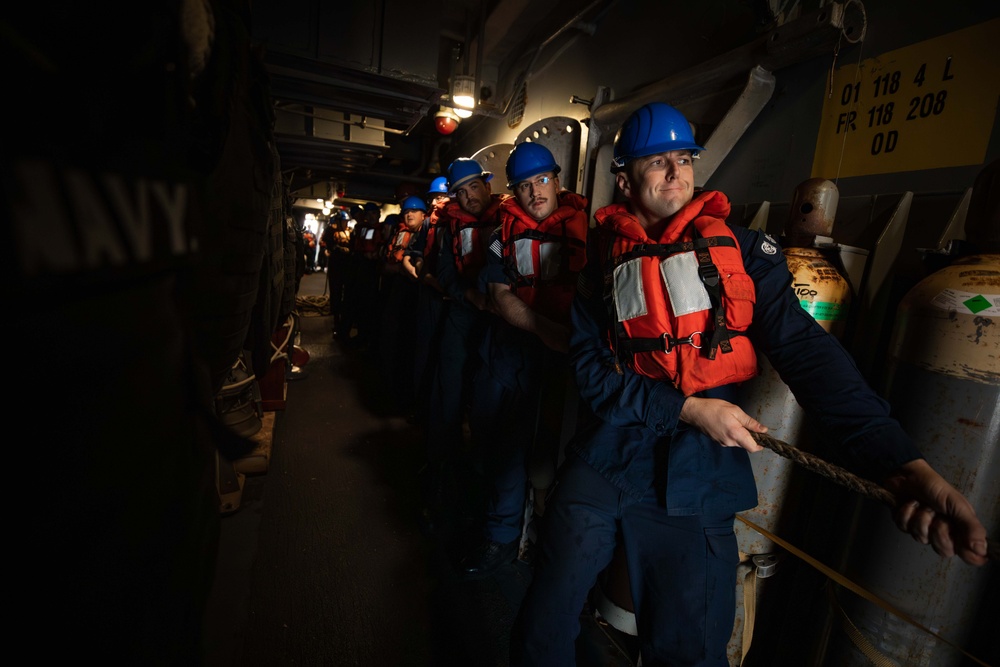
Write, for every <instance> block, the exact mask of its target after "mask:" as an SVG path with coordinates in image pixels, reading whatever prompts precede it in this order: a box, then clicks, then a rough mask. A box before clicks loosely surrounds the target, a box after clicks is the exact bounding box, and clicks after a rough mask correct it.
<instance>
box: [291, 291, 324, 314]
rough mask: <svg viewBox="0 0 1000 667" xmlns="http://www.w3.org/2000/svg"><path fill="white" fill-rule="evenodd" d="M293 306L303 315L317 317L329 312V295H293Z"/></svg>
mask: <svg viewBox="0 0 1000 667" xmlns="http://www.w3.org/2000/svg"><path fill="white" fill-rule="evenodd" d="M295 308H296V309H298V311H299V314H300V315H302V316H303V317H318V316H321V315H329V314H330V297H328V296H326V295H325V294H324V295H320V296H316V295H307V296H297V297H295Z"/></svg>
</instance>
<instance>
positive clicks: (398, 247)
mask: <svg viewBox="0 0 1000 667" xmlns="http://www.w3.org/2000/svg"><path fill="white" fill-rule="evenodd" d="M415 234H416V232H415V231H413V230H411V229H410V228H408V227H407V226H406V225H400V226H399V229H397V230H396V235H395V236H393V237H392V240H391V241H390V242H389V248H388V252H387V253H386V261H387V262H389V263H391V264H399V263H400V262H402V261H403V253H405V252H406V249H407V248H408V247H409V246H410V241H412V240H413V236H414V235H415Z"/></svg>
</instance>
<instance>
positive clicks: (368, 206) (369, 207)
mask: <svg viewBox="0 0 1000 667" xmlns="http://www.w3.org/2000/svg"><path fill="white" fill-rule="evenodd" d="M365 210H366V211H371V212H372V213H381V212H382V207H381V206H379V205H378V204H376V203H375V202H373V201H370V202H367V203H365Z"/></svg>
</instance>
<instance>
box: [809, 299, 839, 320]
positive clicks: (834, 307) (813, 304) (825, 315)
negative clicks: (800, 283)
mask: <svg viewBox="0 0 1000 667" xmlns="http://www.w3.org/2000/svg"><path fill="white" fill-rule="evenodd" d="M799 303H800V304H801V305H802V310H804V311H806V312H807V313H809V314H810V315H812V317H813V319H814V320H816V321H818V322H836V321H837V320H843V319H845V318H846V317H847V309H846V308H844V304H842V303H833V302H831V301H799Z"/></svg>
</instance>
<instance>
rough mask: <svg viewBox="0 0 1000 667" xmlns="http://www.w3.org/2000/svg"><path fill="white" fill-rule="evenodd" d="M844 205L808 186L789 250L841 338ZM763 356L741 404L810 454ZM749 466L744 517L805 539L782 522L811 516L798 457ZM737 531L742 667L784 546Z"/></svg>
mask: <svg viewBox="0 0 1000 667" xmlns="http://www.w3.org/2000/svg"><path fill="white" fill-rule="evenodd" d="M837 200H838V198H837V186H836V185H835V184H834V183H832V182H831V181H828V180H826V179H821V178H813V179H809V180H807V181H805V182H803V183H801V184H800V185H799V186H798V188H796V191H795V195H794V197H793V200H792V204H791V207H790V211H789V219H788V221H787V223H786V226H785V230H784V234H783V240H782V248H783V251H784V255H785V260H786V262H787V264H788V269H789V272H790V273H791V274H792V280H791V285H790V289H792V290H793V292H794V293H795V295H796V297H797V299H798V301H799V303H800V304H801V306H802V308H803V309H804V310H805V311H806V312H808V313H809V314H810V315H812V316H813V318H814V319H815V320H816V321H817V322H818V323H819V324H820V325H821V326H822V327H823V328H824V329H826V330H827V331H829V332H830V333H832V334H834V335H836V336H838V337H839V336H840V335H841V334H842V333H843V332H844V329H845V326H846V323H847V315H848V313H849V310H850V305H851V301H852V291H851V285H850V283H849V282H848V281H847V279H846V278H845V277H844V276H843V275H842V272H841V267H840V263H839V261H838V248H839V246H838V245H837V244H834V243H832V239H831V238H830V234H831V233H832V230H833V223H834V218H835V216H836V212H837ZM758 359H759V365H760V373H759V374H758V375H757V377H755V378H753V379H752V380H750V381H748V382H745V383H744V384H743V385H742V386H741V387H740V398H739V400H738V403H739V405H740V407H742V408H743V410H744V411H745V412H746V413H747V414H749V415H750V416H752V417H754V418H755V419H757V420H758V421H759V422H761V423H762V424H764V425H766V426H767V427H768V429H769V434H770V435H772V436H774V437H775V438H778V439H779V440H783V441H785V442H787V443H789V444H792V445H795V446H802V447H803V449H808V446H807V444H806V443H804V442H803V440H804V438H803V436H802V428H803V425H804V421H805V414H804V412H803V411H802V408H801V406H799V404H798V403H797V402H796V400H795V397H794V396H793V395H792V393H791V391H790V390H789V389H788V387H787V386H786V385H785V383H784V382H782V380H781V378H780V377H778V373H777V372H776V371H775V370H774V368H773V367H772V366H771V365H770V363H769V362H768V360H767V358H766V357H763V356H760V357H758ZM750 461H751V465H752V466H753V472H754V479H755V481H756V483H757V498H758V505H757V507H755V508H754V509H751V510H747V511H745V512H741V513H740V516H741V517H743V518H746V519H748V520H749V521H751V522H752V523H754V524H756V525H757V526H760V527H761V528H763V529H765V530H766V531H768V532H770V533H774V534H776V535H779V536H781V537H783V538H784V539H787V540H789V541H791V542H793V543H795V542H798V540H797V539H796V535H795V529H794V527H793V526H791V525H790V523H789V521H788V520H787V517H786V518H784V520H783V517H782V507H783V505H785V504H786V502H792V503H794V504H795V505H796V506H797V509H796V514H797V515H798V516H797V518H796V519H797V520H796V523H797V524H799V528H801V527H802V523H803V522H802V521H801V519H802V516H803V515H804V514H807V512H804V508H803V507H802V506H801V503H800V500H801V499H800V497H799V496H800V495H801V488H800V487H801V486H802V484H803V483H804V481H803V477H802V476H801V475H798V473H799V472H800V471H797V470H796V467H795V464H794V463H793V462H792V461H791V460H789V459H786V458H782V457H780V456H778V455H777V454H775V453H774V452H771V451H764V452H759V453H758V454H754V455H752V456H751V457H750ZM805 474H806V475H809V474H810V473H805ZM735 529H736V538H737V541H738V543H739V547H740V558H741V563H740V567H739V570H738V581H737V610H736V626H735V629H734V632H733V636H732V639H731V640H730V643H729V662H730V664H731V665H739V664H741V661H742V658H743V655H744V653H745V652H746V650H747V648H748V646H749V643H750V639H751V638H752V631H753V625H754V622H755V621H754V616H755V614H756V611H757V610H756V609H755V608H754V606H755V605H756V601H757V599H758V597H759V598H760V600H761V602H763V601H764V596H766V593H767V591H766V590H765V588H766V587H769V586H770V584H763V583H762V582H755V581H754V578H755V577H756V578H760V579H765V578H767V577H769V576H771V575H775V576H776V577H780V562H778V559H777V558H776V555H775V554H776V552H777V549H776V545H775V544H774V542H773V541H771V540H770V539H769V538H767V537H766V536H764V535H763V534H761V533H759V532H757V531H756V530H754V529H752V528H751V527H749V526H747V525H746V524H744V523H743V522H742V521H739V520H738V521H737V522H736V526H735ZM800 546H801V544H800ZM758 586H759V587H760V590H759V592H758V591H757V587H758ZM761 609H763V607H762V608H761Z"/></svg>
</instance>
